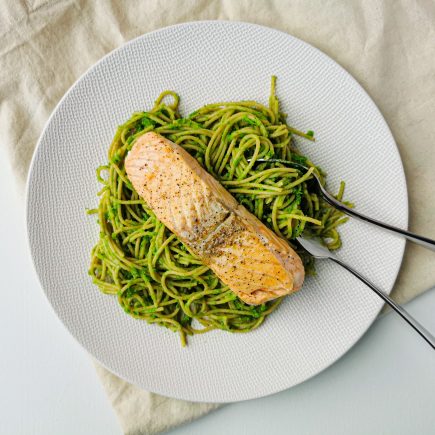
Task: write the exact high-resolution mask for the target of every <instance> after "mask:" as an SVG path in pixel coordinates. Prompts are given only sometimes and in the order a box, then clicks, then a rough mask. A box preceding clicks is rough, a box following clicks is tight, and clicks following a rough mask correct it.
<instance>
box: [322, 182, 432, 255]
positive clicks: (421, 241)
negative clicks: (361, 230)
mask: <svg viewBox="0 0 435 435" xmlns="http://www.w3.org/2000/svg"><path fill="white" fill-rule="evenodd" d="M321 191H322V196H323V198H324V199H325V200H326V201H327V202H328V203H329V204H330V205H332V206H333V207H335V208H336V209H337V210H340V211H342V212H343V213H346V214H347V215H349V216H352V217H355V218H357V219H360V220H362V221H364V222H368V223H370V224H372V225H376V226H377V227H380V228H382V229H384V230H386V231H389V232H391V233H395V234H399V235H401V236H403V237H405V238H406V239H407V240H409V241H410V242H414V243H417V244H418V245H421V246H423V247H425V248H427V249H431V250H432V251H435V240H432V239H429V238H427V237H423V236H419V235H418V234H414V233H411V232H410V231H406V230H402V229H401V228H397V227H394V226H393V225H388V224H386V223H384V222H381V221H378V220H377V219H373V218H371V217H369V216H366V215H363V214H361V213H359V212H357V211H355V210H353V209H352V208H350V207H347V206H346V205H344V204H343V203H342V202H340V201H338V200H337V199H335V198H334V197H333V196H332V195H331V194H330V193H329V192H328V191H326V190H325V189H323V188H322V189H321Z"/></svg>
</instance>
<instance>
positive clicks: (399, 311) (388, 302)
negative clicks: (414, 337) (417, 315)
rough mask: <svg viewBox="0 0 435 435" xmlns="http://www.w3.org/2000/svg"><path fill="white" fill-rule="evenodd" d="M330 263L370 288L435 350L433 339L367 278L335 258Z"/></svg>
mask: <svg viewBox="0 0 435 435" xmlns="http://www.w3.org/2000/svg"><path fill="white" fill-rule="evenodd" d="M330 259H331V260H332V261H334V262H335V263H337V264H339V265H340V266H342V267H344V268H345V269H347V270H348V271H349V272H350V273H351V274H352V275H354V276H356V277H357V278H358V279H360V280H361V281H362V282H363V283H364V284H366V285H367V286H368V287H370V288H371V289H372V290H373V291H374V292H375V293H376V294H377V295H378V296H379V297H380V298H382V299H383V300H384V301H385V302H386V303H387V304H388V305H389V306H390V307H391V308H392V309H393V310H394V311H396V313H397V314H399V316H401V317H402V319H404V320H405V321H406V322H408V324H409V325H411V326H412V327H413V328H414V329H415V330H416V331H417V332H418V333H419V334H420V335H421V336H422V337H423V339H424V340H426V341H427V342H428V343H429V345H430V346H431V347H432V349H435V337H434V336H433V335H432V334H431V333H430V332H429V331H428V330H427V329H426V328H425V327H424V326H423V325H421V324H420V323H419V322H418V321H417V320H415V319H414V317H412V316H411V315H410V314H409V313H408V312H407V311H406V310H405V309H404V308H403V307H401V306H400V305H398V304H396V302H394V301H393V299H391V298H390V297H389V296H388V295H387V294H386V293H385V292H383V291H382V290H380V289H379V288H378V287H376V286H375V285H374V284H373V283H371V282H370V281H369V280H368V279H367V278H365V277H364V276H363V275H361V274H360V273H359V272H357V271H356V270H355V269H353V268H352V267H350V266H349V265H348V264H346V263H344V262H343V261H341V260H340V259H339V258H337V257H330Z"/></svg>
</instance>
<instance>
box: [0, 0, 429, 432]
mask: <svg viewBox="0 0 435 435" xmlns="http://www.w3.org/2000/svg"><path fill="white" fill-rule="evenodd" d="M205 19H225V20H243V21H248V22H253V23H258V24H263V25H266V26H270V27H274V28H276V29H279V30H283V31H285V32H288V33H290V34H292V35H294V36H297V37H299V38H302V39H304V40H305V41H307V42H309V43H311V44H313V45H314V46H316V47H318V48H320V49H321V50H323V51H324V52H325V53H326V54H328V55H330V56H331V57H332V58H333V59H335V60H336V61H338V62H339V63H340V64H341V65H342V66H344V67H345V68H346V69H347V70H348V71H349V72H350V73H351V74H353V75H354V77H356V79H357V80H358V81H359V82H360V83H361V84H362V85H363V86H364V87H365V89H366V90H367V91H368V92H369V94H370V95H371V96H372V98H373V99H374V101H375V102H376V104H377V105H378V106H379V108H380V110H381V111H382V113H383V114H384V116H385V118H386V120H387V122H388V124H389V125H390V127H391V129H392V131H393V134H394V136H395V138H396V141H397V143H398V145H399V148H400V152H401V156H402V159H403V163H404V166H405V171H406V175H407V181H408V186H409V197H410V228H411V230H413V231H416V232H418V233H421V234H425V235H427V236H429V237H432V238H435V171H434V167H435V122H434V120H435V3H434V2H433V1H430V0H407V1H406V0H402V1H395V0H390V1H374V0H373V1H371V0H367V1H362V0H361V1H356V0H354V1H323V0H318V1H282V0H263V1H261V0H251V1H247V0H246V1H232V0H226V1H210V0H199V1H194V0H183V1H174V0H161V1H152V0H148V1H139V0H131V1H124V2H118V1H115V0H113V1H86V0H75V1H74V0H58V1H49V0H33V1H32V0H21V1H15V0H10V1H7V0H6V1H4V0H3V1H1V0H0V132H1V135H0V144H1V146H3V147H6V148H7V150H8V152H9V156H10V164H11V165H12V166H13V169H14V170H15V173H16V175H17V180H18V183H19V185H20V186H21V187H24V181H25V178H26V174H27V170H28V166H29V162H30V159H31V156H32V152H33V149H34V147H35V144H36V141H37V138H38V136H39V134H40V133H41V130H42V127H43V125H44V123H45V122H46V120H47V118H48V116H49V115H50V113H51V112H52V110H53V108H54V106H55V105H56V103H57V102H58V101H59V99H60V98H61V97H62V95H63V94H64V93H65V91H66V90H67V89H68V88H69V87H70V86H71V85H72V84H73V83H74V81H75V80H76V79H77V78H78V77H79V76H80V75H81V74H82V73H83V72H84V71H86V69H87V68H88V67H89V66H91V65H92V64H93V63H95V62H96V61H97V60H98V59H100V58H101V57H102V56H103V55H104V54H106V53H107V52H109V51H111V50H112V49H114V48H116V47H118V46H119V45H121V44H122V43H124V42H125V41H128V40H129V39H131V38H133V37H135V36H138V35H141V34H143V33H146V32H149V31H151V30H154V29H156V28H159V27H163V26H167V25H170V24H175V23H179V22H183V21H192V20H205ZM289 55H290V53H289ZM374 158H375V156H374ZM434 265H435V256H434V254H433V253H431V252H429V251H425V250H423V249H422V248H418V247H416V246H415V245H409V246H408V248H407V250H406V255H405V259H404V263H403V266H402V270H401V273H400V276H399V279H398V281H397V283H396V286H395V289H394V293H393V295H394V297H395V298H396V300H398V301H399V302H405V301H407V300H409V299H410V298H412V297H414V296H416V295H417V294H418V293H420V292H422V291H423V290H424V289H426V288H428V287H430V286H433V285H434V284H435V267H434ZM97 373H98V374H99V376H100V378H101V381H102V383H103V385H104V387H105V388H106V391H107V393H108V396H109V399H110V400H111V402H112V404H113V407H114V409H115V411H116V413H117V415H118V417H119V420H120V422H121V425H122V428H123V430H124V432H125V433H126V434H129V435H133V434H153V433H158V432H161V431H163V430H167V429H169V428H170V427H172V426H174V425H177V424H180V423H182V422H185V421H189V420H191V419H194V418H196V417H198V416H200V415H202V414H204V413H206V412H208V411H209V410H211V409H213V408H214V407H215V405H212V404H193V403H188V402H183V401H179V400H173V399H168V398H163V397H161V396H158V395H155V394H152V393H148V392H145V391H142V390H140V389H139V388H137V387H134V386H132V385H130V384H128V383H126V382H124V381H122V380H121V379H119V378H117V377H116V376H114V375H113V374H111V373H109V372H107V370H105V369H103V368H101V367H97Z"/></svg>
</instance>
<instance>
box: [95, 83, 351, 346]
mask: <svg viewBox="0 0 435 435" xmlns="http://www.w3.org/2000/svg"><path fill="white" fill-rule="evenodd" d="M275 81H276V79H275V77H272V85H271V93H270V98H269V107H266V106H264V105H262V104H259V103H257V102H255V101H239V102H226V103H216V104H208V105H206V106H204V107H201V108H200V109H198V110H197V111H195V112H193V113H192V114H190V115H189V116H187V117H182V116H181V115H180V113H179V111H178V106H179V97H178V95H177V94H176V93H174V92H172V91H165V92H163V93H162V94H161V95H160V96H159V97H158V99H157V101H156V102H155V104H154V107H153V108H152V109H151V110H150V111H149V112H137V113H134V114H133V115H132V117H131V118H130V119H129V120H128V121H127V122H126V123H125V124H123V125H121V126H120V127H119V128H118V130H117V132H116V134H115V137H114V139H113V142H112V144H111V146H110V148H109V153H108V163H107V164H106V165H104V166H100V167H99V168H97V179H98V181H99V182H100V183H101V184H102V185H103V187H102V189H101V191H100V192H99V196H100V203H99V206H98V209H95V210H90V211H89V212H90V213H98V223H99V226H100V238H99V240H98V243H97V244H96V245H95V246H94V248H93V250H92V259H91V266H90V270H89V274H90V275H91V276H92V278H93V282H94V283H95V284H96V285H97V286H98V287H99V288H100V290H101V291H102V292H103V293H106V294H111V295H116V296H117V298H118V301H119V304H120V305H121V306H122V308H123V309H124V311H125V312H126V313H128V314H129V315H131V316H133V317H135V318H138V319H143V320H146V321H147V322H148V323H155V324H158V325H161V326H165V327H167V328H169V329H171V330H173V331H177V332H179V334H180V336H181V342H182V344H183V345H185V343H186V336H187V335H193V334H198V333H205V332H207V331H210V330H212V329H216V328H218V329H222V330H226V331H231V332H249V331H251V330H253V329H255V328H257V327H258V326H260V325H261V324H262V323H263V321H264V320H265V318H266V317H267V316H268V315H269V314H270V313H272V312H273V311H274V310H275V309H276V308H277V307H278V305H279V304H280V302H281V299H276V300H274V301H271V302H267V303H265V304H263V305H259V306H251V305H248V304H246V303H244V302H243V301H241V300H240V299H239V298H238V297H237V296H236V295H235V294H234V293H233V292H232V291H231V290H230V289H229V288H228V286H226V285H225V284H223V283H222V282H221V281H220V280H219V279H218V278H217V277H216V275H215V274H214V273H213V272H212V271H211V270H210V269H209V268H208V267H207V266H205V265H204V264H202V263H201V261H200V259H198V258H197V257H196V256H195V255H194V254H193V253H192V252H190V251H189V249H188V248H187V247H186V246H185V245H184V244H183V243H182V242H181V241H180V240H179V239H178V238H177V236H176V235H175V234H173V233H171V232H170V231H169V230H168V229H167V228H166V227H165V226H164V225H163V224H162V223H161V222H160V221H159V220H158V219H157V218H156V217H155V215H154V213H153V212H152V211H151V209H150V208H149V207H148V206H147V204H146V203H145V202H144V201H143V200H142V199H141V198H140V197H139V195H138V194H137V192H136V191H135V190H134V189H133V187H132V185H131V183H130V181H129V180H128V178H127V176H126V172H125V169H124V159H125V157H126V154H127V153H128V151H129V150H130V149H131V147H132V146H133V143H134V141H135V139H136V138H137V137H138V136H140V135H142V134H143V133H145V132H148V131H155V132H157V133H159V134H161V135H163V136H165V137H166V138H168V139H169V140H171V141H173V142H175V143H177V144H179V145H180V146H182V147H183V148H184V149H185V150H187V151H188V152H189V153H190V154H191V155H192V156H194V157H195V158H196V159H197V160H198V161H199V163H200V164H201V165H202V166H203V167H204V168H205V169H206V170H207V171H208V172H209V173H211V174H212V175H213V176H214V177H215V178H216V179H218V180H219V181H220V182H221V183H222V185H223V186H224V187H225V188H226V189H227V190H228V191H229V192H230V193H231V194H232V195H233V196H234V197H235V198H236V199H237V200H238V201H239V202H240V203H241V204H243V205H244V206H245V207H246V208H247V209H248V210H249V211H250V212H251V213H253V214H255V215H256V216H257V217H258V218H259V219H260V220H261V221H263V222H264V223H265V224H266V225H267V226H269V227H270V228H271V229H272V230H273V231H275V233H277V234H278V235H279V236H281V237H283V238H284V239H286V240H287V241H288V242H289V243H290V244H291V245H292V247H293V248H294V249H295V250H296V251H297V253H298V254H299V255H300V257H301V258H302V261H303V263H304V267H305V271H306V273H308V274H310V273H311V274H312V273H314V264H313V259H312V257H311V256H309V255H307V254H306V253H305V252H304V251H303V250H302V249H300V248H299V246H298V245H295V244H293V243H292V240H293V239H295V238H296V237H297V236H299V235H300V234H302V233H304V234H306V235H309V236H314V237H318V238H320V239H321V240H322V241H323V243H324V244H326V245H327V246H328V248H329V249H337V248H339V247H340V244H341V241H340V236H339V234H338V232H337V226H338V225H340V224H341V223H343V222H345V221H346V218H344V217H343V216H342V214H341V213H340V212H338V211H337V210H335V209H333V208H331V207H330V206H329V205H328V204H326V203H325V202H324V201H322V200H321V199H320V198H319V197H318V196H317V194H316V193H315V191H313V190H310V183H309V180H310V178H311V174H312V173H313V172H315V173H316V174H317V175H318V176H319V177H320V178H321V180H322V181H323V182H324V180H325V174H324V173H323V172H322V170H321V169H320V168H318V167H316V166H315V165H314V164H313V163H312V162H311V161H310V160H309V159H308V158H307V157H305V156H303V155H301V154H300V153H299V152H298V150H297V149H296V147H295V142H294V136H300V137H302V138H305V139H307V140H310V141H314V137H313V136H314V134H313V132H311V131H309V132H307V133H303V132H301V131H298V130H296V129H295V128H293V127H290V126H288V125H287V124H286V116H285V115H284V114H283V113H281V112H280V111H279V103H278V99H277V97H276V95H275ZM168 99H169V100H171V101H170V102H167V100H168ZM268 158H276V159H285V160H288V161H292V162H296V163H300V164H303V165H304V166H306V167H308V168H309V170H308V171H307V172H306V173H304V174H302V173H301V172H299V171H297V170H295V169H293V168H289V167H285V166H284V165H282V164H280V163H262V162H257V160H259V159H268ZM343 190H344V184H343V183H341V186H340V190H339V193H338V195H337V198H338V199H341V198H342V195H343Z"/></svg>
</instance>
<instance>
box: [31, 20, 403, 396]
mask: <svg viewBox="0 0 435 435" xmlns="http://www.w3.org/2000/svg"><path fill="white" fill-rule="evenodd" d="M208 23H210V24H213V23H228V24H230V25H232V24H237V25H243V26H246V27H256V28H261V29H264V30H267V31H272V32H277V33H280V34H282V35H285V36H286V37H287V38H290V39H294V40H297V41H299V42H300V43H302V44H305V45H307V46H309V47H310V48H311V49H312V50H314V51H315V52H317V53H318V55H320V57H322V58H323V60H324V61H326V62H328V63H329V64H332V65H333V66H334V67H335V68H338V69H339V70H340V71H341V73H342V74H344V75H345V76H347V77H348V78H349V79H350V80H351V81H352V82H353V83H355V85H356V86H357V87H359V88H361V90H362V91H363V93H364V94H365V95H366V96H367V102H368V104H369V105H370V106H371V108H372V109H373V110H374V111H375V112H377V113H378V115H379V120H380V122H381V123H382V124H383V125H384V127H385V128H386V131H388V133H389V135H390V137H391V139H392V143H393V144H394V146H395V150H396V152H397V155H398V157H399V167H400V172H401V173H400V176H401V178H403V180H404V184H405V190H404V198H403V200H404V207H405V209H404V210H403V214H404V216H403V217H404V220H405V225H404V228H405V229H408V225H409V195H408V185H407V182H406V176H405V170H404V166H403V160H402V157H401V154H400V150H399V148H398V146H397V143H396V141H395V139H394V135H393V133H392V132H391V129H390V127H389V125H388V123H387V121H386V120H385V118H384V116H383V114H382V112H381V111H380V109H379V108H378V106H377V105H376V104H375V102H374V101H373V99H372V97H371V96H370V94H369V93H368V92H367V91H366V90H365V88H364V87H363V86H362V85H361V84H360V83H359V82H358V81H357V80H356V79H355V78H354V77H353V75H352V74H350V73H349V72H348V71H347V70H346V69H345V68H344V67H342V66H341V65H340V64H339V63H338V62H337V61H336V60H334V59H333V58H331V57H330V56H328V55H327V54H325V53H324V52H323V51H322V50H320V49H318V48H317V47H315V46H313V45H312V44H310V43H308V42H306V41H304V40H303V39H300V38H298V37H296V36H293V35H291V34H290V33H287V32H285V31H282V30H278V29H275V28H273V27H268V26H263V25H259V24H255V23H250V22H246V21H236V20H198V21H187V22H183V23H178V24H174V25H170V26H165V27H161V28H158V29H155V30H153V31H151V32H147V33H144V34H141V35H139V36H137V37H135V38H133V39H131V40H129V41H127V42H125V43H123V44H122V45H120V46H119V47H117V48H115V49H113V50H112V51H110V52H109V53H107V54H105V55H104V56H103V57H102V58H101V59H99V60H98V61H97V62H95V63H94V64H93V65H91V66H90V67H89V68H87V69H86V70H85V71H84V72H83V73H82V74H81V75H80V76H79V78H78V79H77V80H76V81H75V82H74V83H73V84H72V85H71V86H70V88H69V89H68V90H67V91H66V92H65V94H64V95H63V96H62V98H61V99H60V100H59V102H58V103H57V104H56V106H55V107H54V109H53V110H52V112H51V114H50V116H49V118H48V119H47V121H46V123H45V125H44V127H43V129H42V131H41V134H40V136H39V138H38V141H37V143H36V146H35V149H34V151H33V155H32V159H31V161H30V165H29V169H28V175H27V180H26V189H25V225H26V241H27V246H28V252H29V255H30V258H31V264H32V268H33V270H34V272H35V274H36V276H37V279H38V283H39V286H40V288H41V290H42V293H43V294H44V296H45V299H46V301H47V302H48V303H49V305H50V307H51V309H52V310H53V312H54V314H55V316H56V318H57V319H58V321H59V322H60V323H61V324H62V325H63V327H64V329H65V330H66V331H67V332H68V333H69V335H70V336H71V337H72V338H73V339H74V341H75V342H76V343H78V344H79V346H80V347H81V348H82V349H83V350H85V352H86V353H87V354H88V355H89V356H90V357H91V358H93V359H95V360H96V361H97V362H98V363H99V364H100V365H101V366H103V367H104V368H105V369H107V370H108V371H109V372H111V373H113V374H115V375H116V376H118V377H119V378H121V379H122V380H124V381H125V382H127V383H130V384H132V381H131V380H129V379H126V377H125V376H124V375H122V374H120V373H118V372H117V370H116V369H113V368H111V367H108V366H107V365H106V364H105V363H104V362H102V361H101V360H100V359H99V358H97V357H96V356H95V355H93V354H92V353H91V352H90V351H89V350H88V349H87V348H86V347H85V346H84V345H83V344H82V343H81V342H80V340H79V339H78V338H77V336H76V334H75V333H74V332H73V331H72V330H70V329H69V328H68V327H67V326H66V325H65V323H64V322H63V320H62V318H61V317H60V315H59V314H58V312H57V311H56V310H55V309H54V307H53V306H52V303H51V301H50V299H49V297H48V295H47V292H46V290H45V289H44V286H43V285H42V281H41V277H40V274H39V272H38V269H37V267H36V264H35V256H34V251H33V250H32V244H31V240H30V238H31V235H30V228H29V216H30V213H31V208H30V206H29V203H30V196H31V179H32V175H33V171H34V167H35V164H36V160H37V156H38V154H39V152H40V149H41V144H42V142H43V140H44V137H45V134H46V131H47V129H48V127H49V125H50V124H51V121H52V119H53V117H54V116H55V114H56V113H57V112H58V110H59V109H60V108H61V106H62V105H63V102H64V101H65V100H66V99H67V98H68V97H69V94H70V93H71V92H72V91H73V89H74V88H75V87H76V86H77V85H78V84H79V83H80V82H81V81H82V80H84V79H85V77H86V76H87V75H88V74H89V73H90V72H91V71H93V70H94V69H96V68H98V67H99V65H100V64H102V63H103V62H104V61H105V60H106V59H107V58H109V57H111V56H115V55H116V53H117V52H118V51H121V50H123V49H124V48H125V47H126V46H129V45H132V44H134V43H135V42H136V41H138V40H140V39H142V38H144V37H147V36H150V35H153V34H157V33H160V32H165V31H167V30H170V29H173V28H181V27H189V26H192V25H198V24H199V25H203V24H208ZM399 167H398V168H397V170H399ZM397 176H399V174H397ZM405 247H406V241H405V240H404V239H403V240H402V244H401V248H400V249H401V252H400V256H398V257H400V261H398V265H397V267H396V270H395V271H394V280H393V282H392V287H391V290H389V291H388V294H389V293H391V291H392V289H393V288H394V285H395V283H396V281H397V277H398V275H399V271H400V268H401V266H402V263H403V256H404V253H405ZM382 307H383V304H381V305H380V306H379V309H378V310H375V311H374V314H373V316H372V318H371V319H370V321H369V322H368V323H367V327H365V328H360V333H359V334H357V335H356V338H355V339H354V340H353V341H351V342H350V344H349V346H348V347H347V349H346V350H345V351H344V352H343V353H342V354H341V355H340V356H339V357H338V358H336V359H335V360H333V361H331V362H330V363H328V364H326V365H325V366H324V367H323V368H322V369H320V370H318V371H317V372H316V373H315V374H312V375H309V376H306V377H305V378H301V379H300V381H299V382H296V383H293V384H292V385H291V386H284V387H277V388H275V389H271V390H270V391H269V392H268V393H267V394H252V395H251V396H250V397H249V398H245V399H239V398H235V399H234V400H214V401H213V402H214V403H231V402H238V401H245V400H254V399H258V398H261V397H267V396H270V395H273V394H276V393H279V392H281V391H284V390H287V389H289V388H293V387H295V386H297V385H300V384H302V383H304V382H305V381H307V380H309V379H311V378H314V377H315V376H317V375H319V374H320V373H322V372H323V371H324V370H326V369H327V368H328V367H330V366H331V365H333V364H334V363H336V362H337V361H339V360H340V359H341V358H342V357H343V356H344V355H346V354H347V353H348V352H349V351H350V350H351V349H352V348H353V346H354V345H355V344H356V343H357V342H358V341H359V340H360V339H361V338H362V337H363V336H364V334H365V333H366V332H367V331H368V329H369V328H370V327H371V326H372V324H373V322H374V321H375V320H376V318H377V317H378V315H379V312H380V311H381V309H382ZM367 317H368V316H367ZM132 385H134V384H132ZM138 388H142V387H139V386H138ZM152 392H153V393H156V394H161V395H164V396H166V397H171V398H174V399H179V400H189V401H192V402H196V403H204V400H198V399H195V398H192V397H186V396H182V395H178V394H175V393H173V392H168V391H163V390H158V389H156V388H154V389H153V391H152Z"/></svg>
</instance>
